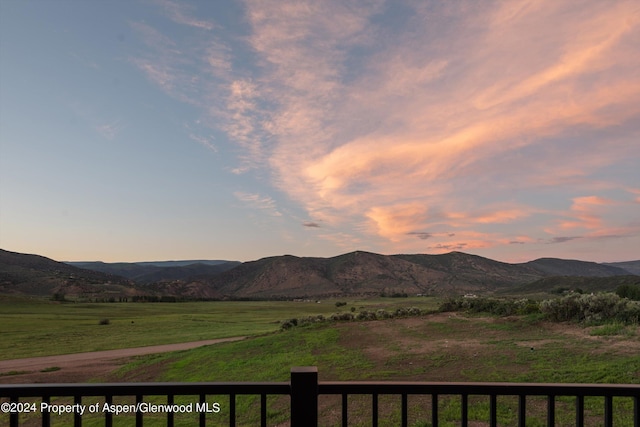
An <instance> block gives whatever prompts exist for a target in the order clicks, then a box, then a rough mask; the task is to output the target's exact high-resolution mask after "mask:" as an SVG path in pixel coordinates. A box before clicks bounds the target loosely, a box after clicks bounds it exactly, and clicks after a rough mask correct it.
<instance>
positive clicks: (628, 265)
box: [603, 261, 640, 276]
mask: <svg viewBox="0 0 640 427" xmlns="http://www.w3.org/2000/svg"><path fill="white" fill-rule="evenodd" d="M603 265H608V266H610V267H617V268H622V269H623V270H626V271H628V272H629V273H630V274H635V275H639V276H640V261H625V262H606V263H603Z"/></svg>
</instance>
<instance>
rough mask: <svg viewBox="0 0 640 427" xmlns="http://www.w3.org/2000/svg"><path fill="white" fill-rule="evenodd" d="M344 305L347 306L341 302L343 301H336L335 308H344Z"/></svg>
mask: <svg viewBox="0 0 640 427" xmlns="http://www.w3.org/2000/svg"><path fill="white" fill-rule="evenodd" d="M345 305H347V303H346V302H343V301H336V307H342V306H345Z"/></svg>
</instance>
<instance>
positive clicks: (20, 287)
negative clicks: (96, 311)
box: [0, 249, 135, 296]
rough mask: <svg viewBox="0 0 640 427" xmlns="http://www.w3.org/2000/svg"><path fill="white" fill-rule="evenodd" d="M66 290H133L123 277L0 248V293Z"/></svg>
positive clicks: (124, 293) (39, 292)
mask: <svg viewBox="0 0 640 427" xmlns="http://www.w3.org/2000/svg"><path fill="white" fill-rule="evenodd" d="M67 292H73V293H80V292H83V293H88V294H101V293H109V292H110V293H116V294H119V295H129V294H133V293H135V291H134V289H133V287H132V283H131V282H129V280H127V279H126V278H124V277H120V276H116V275H112V274H106V273H102V272H99V271H93V270H85V269H82V268H77V267H74V266H71V265H68V264H65V263H63V262H58V261H54V260H52V259H49V258H46V257H43V256H40V255H30V254H22V253H18V252H10V251H5V250H2V249H0V293H5V294H23V295H38V296H49V295H53V294H54V293H63V294H64V293H67Z"/></svg>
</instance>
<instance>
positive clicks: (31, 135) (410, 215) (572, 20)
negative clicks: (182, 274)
mask: <svg viewBox="0 0 640 427" xmlns="http://www.w3.org/2000/svg"><path fill="white" fill-rule="evenodd" d="M638 70H640V4H639V3H638V2H637V0H630V1H624V0H622V1H614V0H612V1H606V2H605V1H601V0H584V1H583V0H578V1H575V0H535V1H534V0H531V1H529V0H510V1H490V0H486V1H485V0H483V1H464V0H461V1H455V2H442V1H429V0H419V1H418V0H416V1H395V0H394V1H391V0H389V1H383V0H362V1H360V0H353V1H352V0H335V1H332V0H326V1H325V0H323V1H315V0H309V1H304V0H292V1H288V0H247V1H231V0H230V1H191V2H189V1H174V0H139V1H136V0H132V1H124V0H117V1H79V0H72V1H66V0H55V1H50V0H46V1H45V0H42V1H36V0H2V1H0V247H1V248H3V249H5V250H10V251H16V252H25V253H35V254H39V255H43V256H47V257H49V258H53V259H56V260H65V261H80V260H82V261H93V260H102V261H105V262H116V261H151V260H170V259H224V260H239V261H249V260H255V259H259V258H262V257H267V256H276V255H283V254H292V255H296V256H318V257H331V256H336V255H339V254H342V253H346V252H350V251H354V250H363V251H370V252H376V253H380V254H398V253H427V254H440V253H446V252H451V251H461V252H466V253H471V254H476V255H480V256H485V257H489V258H492V259H496V260H500V261H505V262H525V261H529V260H533V259H536V258H540V257H558V258H567V259H581V260H588V261H597V262H614V261H627V260H637V259H640V167H639V165H640V73H639V72H638Z"/></svg>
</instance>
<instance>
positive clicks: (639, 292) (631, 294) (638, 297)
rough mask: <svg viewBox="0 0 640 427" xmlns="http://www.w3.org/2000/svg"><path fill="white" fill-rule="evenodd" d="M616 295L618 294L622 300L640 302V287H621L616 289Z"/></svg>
mask: <svg viewBox="0 0 640 427" xmlns="http://www.w3.org/2000/svg"><path fill="white" fill-rule="evenodd" d="M616 294H618V296H619V297H620V298H629V299H630V300H634V301H640V285H620V286H618V288H617V289H616Z"/></svg>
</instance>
